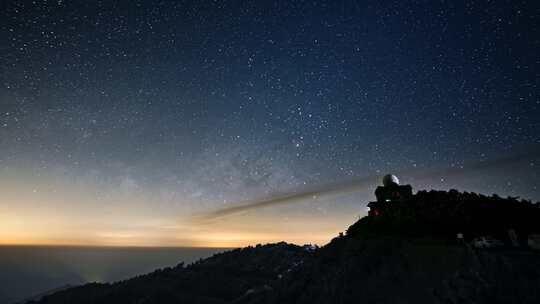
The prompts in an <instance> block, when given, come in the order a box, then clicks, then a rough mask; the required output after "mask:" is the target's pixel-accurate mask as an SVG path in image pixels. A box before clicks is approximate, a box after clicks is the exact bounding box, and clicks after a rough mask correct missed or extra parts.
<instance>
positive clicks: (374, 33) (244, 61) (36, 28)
mask: <svg viewBox="0 0 540 304" xmlns="http://www.w3.org/2000/svg"><path fill="white" fill-rule="evenodd" d="M359 2H360V1H354V2H353V1H351V2H347V3H345V2H340V3H339V4H338V3H337V1H294V3H293V1H154V2H152V1H67V0H66V1H4V2H2V4H1V5H0V39H1V40H0V42H1V47H0V193H2V197H1V198H0V243H77V244H101V245H102V244H113V245H116V244H130V245H131V244H135V245H189V246H191V245H193V246H231V245H233V246H235V245H238V244H252V243H258V242H264V241H276V240H281V239H285V240H288V241H294V242H300V243H302V242H307V241H311V242H318V243H324V242H327V241H328V240H329V238H330V237H332V236H333V235H335V234H336V233H337V232H338V231H340V230H343V229H345V228H346V227H347V225H349V224H351V223H352V221H353V220H354V219H355V218H357V217H358V216H359V215H362V214H364V213H365V211H364V209H363V207H364V206H365V203H366V202H367V201H369V200H370V199H372V196H373V195H372V191H373V189H374V187H375V186H376V184H377V182H378V181H377V180H374V181H373V185H372V186H371V187H369V188H368V189H366V191H360V192H359V193H356V194H348V195H343V196H338V197H328V198H324V199H322V198H320V199H314V200H310V201H306V202H302V203H299V204H294V205H291V206H281V207H276V208H267V209H261V210H256V211H254V212H250V213H246V214H241V215H238V216H235V217H232V218H231V219H225V220H223V221H219V222H217V223H213V224H211V225H206V226H202V227H201V226H197V225H195V224H193V223H192V222H191V221H190V217H191V216H193V215H194V214H198V213H200V212H208V211H211V210H214V209H216V208H223V207H227V206H234V205H235V204H236V203H237V202H241V201H245V200H250V199H257V198H264V197H266V196H271V195H274V194H276V193H284V192H294V191H296V190H301V189H303V188H304V187H310V186H314V185H315V186H316V185H318V184H324V183H328V182H338V181H340V180H347V179H353V178H359V177H364V176H371V175H380V174H384V173H386V172H393V171H399V172H406V170H407V169H408V168H411V169H412V168H414V170H422V169H426V170H427V169H430V168H433V167H440V168H444V167H451V168H454V167H460V166H464V167H465V169H466V166H467V164H470V163H478V162H482V161H489V160H493V159H497V158H500V157H505V156H508V155H513V154H515V153H517V151H529V150H531V149H537V147H538V145H539V144H540V135H539V134H540V119H539V118H540V88H539V86H540V9H539V6H538V3H536V1H491V2H483V1H478V2H472V1H471V2H470V3H462V2H461V1H414V2H410V1H362V3H359ZM518 165H519V166H518ZM518 165H515V166H512V167H511V168H510V170H509V168H503V169H501V168H498V169H497V168H494V169H492V170H488V171H486V172H483V173H482V174H473V175H470V176H467V174H464V175H463V176H460V177H459V178H453V179H445V177H444V176H438V177H433V178H432V179H423V180H414V178H413V177H409V178H407V176H400V177H401V178H402V180H403V181H404V182H406V183H411V184H413V187H414V188H415V189H422V188H428V189H431V188H436V189H449V188H458V189H460V190H467V191H475V192H480V193H485V194H492V193H498V194H500V195H502V196H505V195H515V196H518V195H519V196H521V197H523V198H527V199H533V200H540V190H539V189H538V188H537V185H538V183H539V182H540V174H539V170H538V166H539V162H538V157H532V158H531V159H530V160H525V161H523V162H521V163H520V164H518Z"/></svg>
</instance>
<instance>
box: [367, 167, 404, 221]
mask: <svg viewBox="0 0 540 304" xmlns="http://www.w3.org/2000/svg"><path fill="white" fill-rule="evenodd" d="M382 182H383V185H382V186H379V187H377V189H375V197H376V198H377V201H376V202H370V203H369V204H368V209H369V211H368V215H370V216H378V215H380V214H381V208H380V207H381V206H382V205H385V204H389V203H393V202H406V201H409V200H411V198H412V196H413V194H412V187H411V185H400V184H399V179H398V178H397V176H395V175H393V174H387V175H385V176H384V177H383V180H382Z"/></svg>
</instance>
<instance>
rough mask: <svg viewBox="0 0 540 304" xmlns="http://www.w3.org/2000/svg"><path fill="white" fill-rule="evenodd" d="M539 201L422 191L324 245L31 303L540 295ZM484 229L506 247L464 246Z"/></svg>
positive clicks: (471, 299)
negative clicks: (532, 245)
mask: <svg viewBox="0 0 540 304" xmlns="http://www.w3.org/2000/svg"><path fill="white" fill-rule="evenodd" d="M539 206H540V204H538V203H537V204H533V203H531V202H529V201H524V200H518V199H517V198H500V197H498V196H492V197H487V196H483V195H477V194H474V193H460V192H458V191H455V190H451V191H449V192H445V191H430V192H426V191H420V192H418V193H417V194H416V195H414V196H413V197H412V198H411V200H409V201H406V202H396V203H391V204H387V205H384V206H382V207H381V210H380V211H381V213H380V215H377V216H369V217H364V218H362V219H360V220H359V221H358V222H356V223H354V224H353V225H352V226H351V227H349V229H348V230H347V233H346V234H345V235H340V236H338V237H336V238H334V239H333V240H332V241H331V242H330V243H329V244H327V245H325V246H323V247H321V248H314V247H312V246H297V245H292V244H287V243H283V242H282V243H277V244H268V245H257V246H256V247H247V248H243V249H235V250H231V251H228V252H225V253H220V254H216V255H214V256H212V257H210V258H208V259H204V260H200V261H198V262H195V263H193V264H191V265H187V266H185V265H183V264H179V265H177V266H176V267H173V268H166V269H161V270H157V271H155V272H153V273H150V274H147V275H143V276H139V277H136V278H133V279H130V280H126V281H122V282H117V283H112V284H99V283H91V284H86V285H84V286H80V287H75V288H70V289H67V290H63V291H60V292H57V293H55V294H53V295H49V296H45V297H44V298H43V299H42V300H41V301H38V302H29V303H40V304H46V303H47V304H48V303H51V304H60V303H81V304H84V303H276V304H277V303H360V302H362V303H539V302H540V289H539V288H538V286H540V253H539V252H535V251H533V250H531V249H529V248H528V247H527V245H526V244H527V242H526V238H527V235H529V234H532V233H539V232H540V207H539ZM509 231H513V233H514V234H515V235H516V236H517V239H518V242H519V244H518V245H519V246H518V247H512V246H511V244H512V242H511V240H510V238H509V237H508V232H509ZM457 233H461V234H463V235H464V241H462V242H459V241H458V240H456V234H457ZM482 235H491V236H495V237H497V238H499V239H501V240H503V241H504V242H505V243H506V244H507V247H505V248H500V249H496V250H495V249H493V250H479V249H474V248H472V247H471V246H470V245H467V244H468V241H470V240H471V239H472V238H474V237H477V236H482ZM514 243H515V242H514ZM514 245H515V244H514Z"/></svg>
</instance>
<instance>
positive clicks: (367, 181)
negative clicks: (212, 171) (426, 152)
mask: <svg viewBox="0 0 540 304" xmlns="http://www.w3.org/2000/svg"><path fill="white" fill-rule="evenodd" d="M537 158H540V148H538V147H536V148H535V149H531V150H528V151H527V152H523V153H519V154H515V155H511V156H507V157H503V158H498V159H494V160H488V161H480V162H475V163H469V164H465V165H463V166H460V167H449V168H435V169H431V170H421V169H411V170H401V171H400V172H396V174H399V175H404V176H408V177H411V178H415V179H427V178H437V177H438V178H440V177H444V178H449V177H456V176H457V177H459V176H463V175H465V174H472V173H476V172H482V171H485V170H490V169H500V168H502V167H505V166H509V165H516V164H518V163H520V162H524V161H531V160H533V159H537ZM380 177H381V175H370V176H365V177H361V178H358V179H353V180H348V181H343V182H338V183H331V184H325V185H318V186H314V187H310V188H305V189H303V190H302V191H300V192H293V193H285V194H276V195H272V196H269V197H266V198H262V199H258V200H252V201H245V202H242V203H238V204H235V205H234V206H232V207H226V208H222V209H218V210H215V211H211V212H208V213H205V214H200V215H198V216H196V217H195V220H196V221H199V222H211V221H215V220H219V219H220V218H224V217H227V216H231V215H234V214H239V213H243V212H247V211H251V210H255V209H260V208H267V207H273V206H279V205H287V204H293V203H296V202H301V201H304V200H306V199H311V198H315V197H319V196H332V195H341V194H346V193H349V192H355V191H366V190H367V189H368V187H369V186H373V185H375V184H376V183H377V182H378V180H379V179H380Z"/></svg>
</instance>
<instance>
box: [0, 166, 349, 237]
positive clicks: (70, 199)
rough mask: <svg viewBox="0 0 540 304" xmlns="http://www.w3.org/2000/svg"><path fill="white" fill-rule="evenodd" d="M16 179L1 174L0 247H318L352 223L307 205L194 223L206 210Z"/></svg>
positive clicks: (79, 185)
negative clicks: (283, 243)
mask: <svg viewBox="0 0 540 304" xmlns="http://www.w3.org/2000/svg"><path fill="white" fill-rule="evenodd" d="M4 173H5V172H4ZM22 180H23V179H22V178H20V177H19V178H14V177H13V176H11V177H10V176H9V175H6V174H4V175H3V176H0V193H2V197H0V245H77V246H150V247H154V246H157V247H240V246H246V245H255V244H259V243H270V242H279V241H286V242H290V243H296V244H306V243H314V244H320V245H322V244H325V243H327V242H328V241H330V239H331V238H332V237H335V236H336V235H337V234H338V233H339V232H340V231H343V230H344V229H346V227H347V225H348V224H350V223H352V221H353V220H354V219H355V218H356V217H357V215H351V214H350V213H347V212H343V210H342V211H341V212H337V213H336V212H335V213H333V214H332V215H331V216H326V215H324V214H322V213H319V212H314V208H313V206H312V205H309V204H307V205H305V206H301V205H300V206H282V207H278V208H269V209H261V210H253V211H250V212H247V213H245V214H237V215H233V216H231V217H227V218H223V219H219V220H217V221H213V222H208V223H201V222H196V221H194V220H193V216H194V215H195V214H197V213H199V212H204V211H208V208H210V207H206V209H198V210H197V209H195V210H193V209H186V207H185V206H188V207H190V208H193V207H192V205H194V204H184V203H182V204H176V205H167V206H163V205H164V204H161V203H160V202H157V203H156V201H155V200H153V198H152V197H149V196H145V195H141V193H130V192H128V191H125V192H120V191H119V192H117V193H109V195H108V196H107V197H105V198H103V197H98V196H97V195H96V194H95V193H96V192H97V189H96V187H95V185H91V184H89V185H88V184H84V183H71V182H69V181H67V180H58V179H51V180H49V179H47V178H43V177H42V178H39V179H36V180H31V179H24V181H22ZM284 215H286V216H284Z"/></svg>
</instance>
